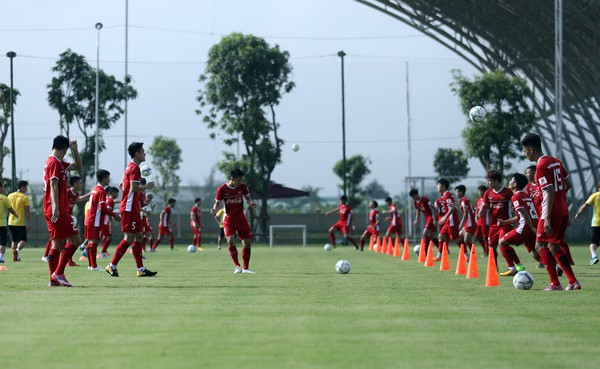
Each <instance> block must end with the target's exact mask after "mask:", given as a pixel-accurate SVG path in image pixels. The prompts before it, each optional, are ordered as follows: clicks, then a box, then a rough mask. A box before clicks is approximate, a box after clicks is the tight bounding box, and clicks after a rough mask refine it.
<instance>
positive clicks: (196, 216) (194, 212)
mask: <svg viewBox="0 0 600 369" xmlns="http://www.w3.org/2000/svg"><path fill="white" fill-rule="evenodd" d="M190 215H191V217H190V220H192V221H194V222H196V226H199V225H200V224H202V223H200V208H199V207H198V205H194V206H192V209H190Z"/></svg>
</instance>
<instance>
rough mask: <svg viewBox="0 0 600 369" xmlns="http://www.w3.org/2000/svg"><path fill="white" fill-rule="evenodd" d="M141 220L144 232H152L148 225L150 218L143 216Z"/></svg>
mask: <svg viewBox="0 0 600 369" xmlns="http://www.w3.org/2000/svg"><path fill="white" fill-rule="evenodd" d="M142 222H143V223H144V233H152V232H153V231H154V229H152V226H151V225H150V218H148V217H144V218H143V219H142Z"/></svg>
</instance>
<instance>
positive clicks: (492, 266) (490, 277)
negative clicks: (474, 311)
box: [485, 248, 500, 287]
mask: <svg viewBox="0 0 600 369" xmlns="http://www.w3.org/2000/svg"><path fill="white" fill-rule="evenodd" d="M499 285H500V281H499V280H498V268H497V267H496V259H495V258H494V250H493V249H491V248H490V251H489V254H488V264H487V273H486V275H485V286H486V287H496V286H499Z"/></svg>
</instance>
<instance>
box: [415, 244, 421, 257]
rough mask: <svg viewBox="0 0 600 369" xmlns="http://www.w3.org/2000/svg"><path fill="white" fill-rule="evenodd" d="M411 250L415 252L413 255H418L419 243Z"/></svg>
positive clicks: (419, 250)
mask: <svg viewBox="0 0 600 369" xmlns="http://www.w3.org/2000/svg"><path fill="white" fill-rule="evenodd" d="M413 252H414V253H415V255H417V256H419V252H421V245H416V246H415V248H414V249H413Z"/></svg>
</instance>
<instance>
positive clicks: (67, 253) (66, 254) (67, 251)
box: [54, 242, 89, 275]
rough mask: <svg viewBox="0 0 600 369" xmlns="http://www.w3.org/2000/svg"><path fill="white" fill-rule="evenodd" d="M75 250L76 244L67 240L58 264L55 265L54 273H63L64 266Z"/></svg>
mask: <svg viewBox="0 0 600 369" xmlns="http://www.w3.org/2000/svg"><path fill="white" fill-rule="evenodd" d="M75 250H77V246H75V245H73V244H72V243H71V242H67V244H66V245H65V248H64V249H63V251H62V252H61V253H60V260H59V261H58V266H57V267H56V270H55V271H54V273H56V274H58V275H62V274H65V267H66V266H67V263H68V262H69V260H71V257H73V254H74V253H75ZM88 259H89V257H88Z"/></svg>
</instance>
